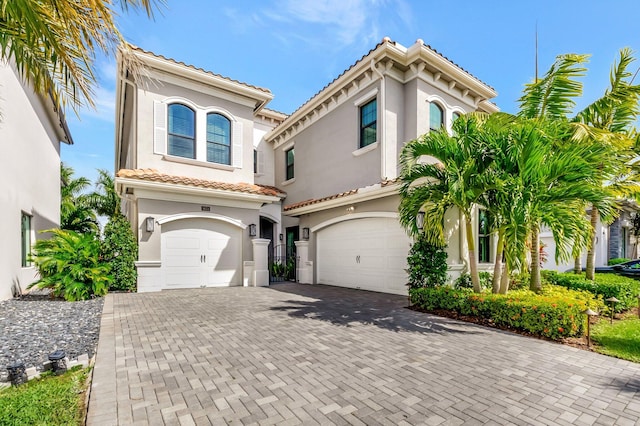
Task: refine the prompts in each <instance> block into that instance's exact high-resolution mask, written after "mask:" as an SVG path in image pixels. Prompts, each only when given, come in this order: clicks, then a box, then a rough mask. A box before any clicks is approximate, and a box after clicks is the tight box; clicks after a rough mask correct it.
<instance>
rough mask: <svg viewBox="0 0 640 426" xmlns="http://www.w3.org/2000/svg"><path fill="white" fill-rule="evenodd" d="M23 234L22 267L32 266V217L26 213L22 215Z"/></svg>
mask: <svg viewBox="0 0 640 426" xmlns="http://www.w3.org/2000/svg"><path fill="white" fill-rule="evenodd" d="M21 234H22V247H21V249H22V250H21V261H22V267H26V266H30V265H31V263H30V262H29V254H31V216H29V215H27V214H24V213H22V223H21Z"/></svg>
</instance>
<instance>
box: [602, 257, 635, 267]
mask: <svg viewBox="0 0 640 426" xmlns="http://www.w3.org/2000/svg"><path fill="white" fill-rule="evenodd" d="M630 260H631V259H627V258H626V257H615V258H613V259H609V262H607V264H608V265H609V266H613V265H619V264H621V263H624V262H628V261H630Z"/></svg>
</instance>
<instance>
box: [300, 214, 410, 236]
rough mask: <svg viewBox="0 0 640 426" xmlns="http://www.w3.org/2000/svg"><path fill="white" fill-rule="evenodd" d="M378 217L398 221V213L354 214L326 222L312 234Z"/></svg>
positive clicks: (312, 230) (315, 227)
mask: <svg viewBox="0 0 640 426" xmlns="http://www.w3.org/2000/svg"><path fill="white" fill-rule="evenodd" d="M376 217H385V218H391V219H397V218H398V213H393V212H363V213H352V214H349V215H346V216H339V217H334V218H333V219H329V220H325V221H324V222H322V223H319V224H317V225H316V226H314V227H313V228H311V232H317V231H319V230H321V229H322V228H326V227H327V226H330V225H333V224H336V223H339V222H346V221H347V220H356V219H367V218H376Z"/></svg>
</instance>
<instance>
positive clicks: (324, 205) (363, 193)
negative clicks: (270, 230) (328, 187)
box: [282, 184, 398, 216]
mask: <svg viewBox="0 0 640 426" xmlns="http://www.w3.org/2000/svg"><path fill="white" fill-rule="evenodd" d="M378 185H379V184H378ZM370 188H371V189H370ZM397 193H398V185H388V186H385V187H377V188H376V185H373V187H365V188H358V192H357V193H355V194H353V195H348V196H346V197H342V198H334V199H332V200H327V201H322V202H319V203H315V204H310V205H308V206H303V207H298V208H297V209H292V210H288V211H284V212H282V214H284V215H285V216H298V215H302V214H307V213H315V212H319V211H322V210H327V209H330V208H333V207H340V206H345V205H348V204H354V203H362V202H364V201H369V200H375V199H378V198H382V197H388V196H390V195H396V194H397Z"/></svg>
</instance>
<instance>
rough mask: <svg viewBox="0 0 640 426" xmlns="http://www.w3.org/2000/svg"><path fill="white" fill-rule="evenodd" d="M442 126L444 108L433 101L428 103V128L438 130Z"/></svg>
mask: <svg viewBox="0 0 640 426" xmlns="http://www.w3.org/2000/svg"><path fill="white" fill-rule="evenodd" d="M443 126H444V110H443V109H442V107H441V106H440V105H438V104H437V103H435V102H431V103H430V104H429V129H430V130H439V129H440V128H441V127H443Z"/></svg>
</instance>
